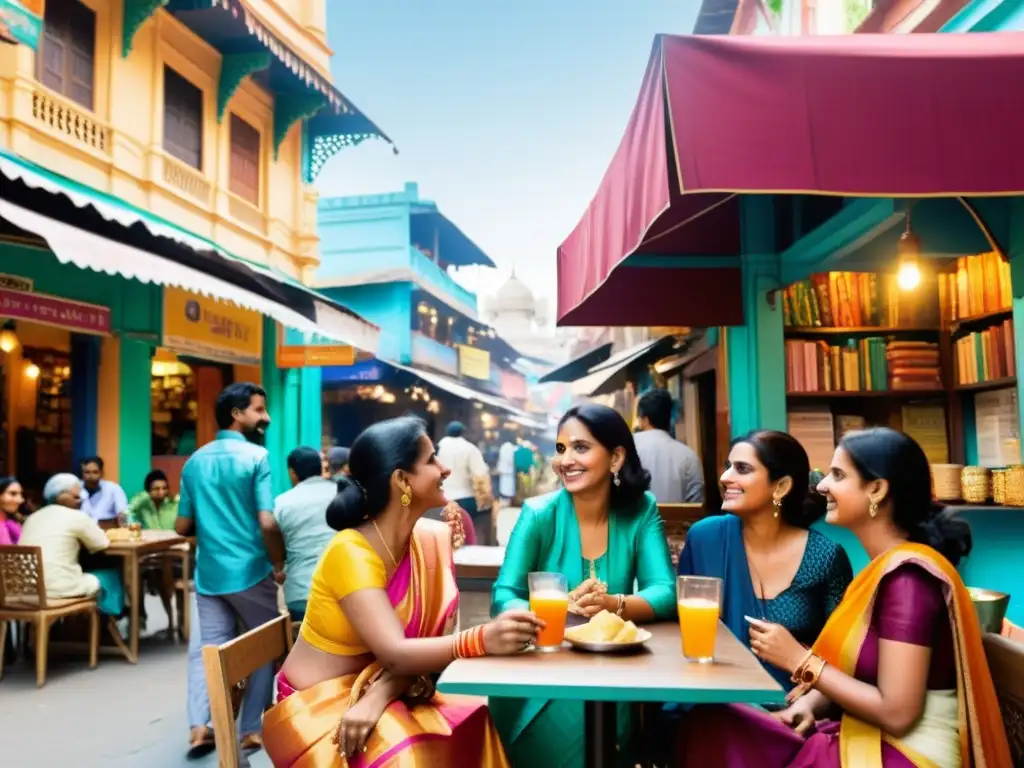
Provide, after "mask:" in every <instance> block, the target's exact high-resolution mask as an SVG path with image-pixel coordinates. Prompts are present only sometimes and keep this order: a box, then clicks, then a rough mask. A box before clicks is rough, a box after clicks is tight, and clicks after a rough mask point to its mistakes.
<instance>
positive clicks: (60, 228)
mask: <svg viewBox="0 0 1024 768" xmlns="http://www.w3.org/2000/svg"><path fill="white" fill-rule="evenodd" d="M0 174H2V175H3V176H5V177H7V178H8V179H11V180H18V181H21V182H23V183H24V184H26V185H28V186H29V187H32V188H33V189H41V190H44V191H46V192H49V193H50V194H54V195H63V196H64V197H66V198H67V199H69V200H70V201H71V202H72V204H74V205H75V207H77V208H86V207H91V208H92V209H93V210H95V211H96V212H97V213H99V214H100V216H102V217H103V218H104V219H106V220H107V221H110V222H116V223H118V224H120V225H121V226H124V227H131V226H132V225H134V224H141V225H142V226H144V227H145V228H146V229H147V230H148V231H149V232H150V233H151V234H153V235H155V236H157V237H165V238H168V239H170V240H173V241H175V242H177V243H180V244H181V245H184V246H186V247H188V248H191V249H192V250H194V251H196V252H198V253H202V254H210V257H211V258H218V257H219V258H222V259H225V260H227V261H230V262H233V263H235V264H240V265H242V266H244V267H246V268H247V269H249V270H251V271H252V272H253V273H255V274H257V275H260V276H262V277H265V278H268V279H270V280H273V281H275V282H278V283H281V284H282V285H285V286H288V287H290V288H292V289H294V290H298V291H301V292H303V293H305V294H306V295H307V296H309V298H310V300H311V301H312V303H313V307H314V310H315V313H316V321H315V322H313V321H312V320H310V319H308V318H306V317H305V316H304V315H302V314H301V313H299V312H296V311H294V310H292V309H289V308H288V307H287V306H285V305H283V304H279V303H278V302H275V301H273V300H271V299H267V298H264V297H262V296H259V295H257V294H255V293H252V292H251V291H247V290H244V289H239V288H237V287H235V286H232V285H231V284H230V283H227V282H225V281H223V280H217V279H215V278H213V277H210V276H209V275H206V274H205V273H203V272H201V271H199V270H195V269H192V268H190V267H186V266H184V265H182V264H179V263H177V262H175V261H172V260H170V259H165V258H163V257H162V256H158V255H156V254H154V253H149V252H148V251H143V250H140V249H138V248H134V247H132V246H128V245H124V244H122V243H117V242H115V241H112V240H110V239H108V238H104V237H101V236H99V235H95V234H92V233H89V232H86V231H83V230H80V229H78V228H77V227H70V226H68V225H66V224H63V223H61V222H59V221H57V220H56V219H51V218H49V217H47V216H44V215H42V214H38V213H34V212H33V211H30V210H28V209H26V208H22V207H20V206H17V205H14V204H13V203H10V202H8V201H2V202H3V203H4V206H5V207H6V209H8V210H14V211H15V213H14V214H13V215H12V216H5V217H4V218H8V219H9V220H10V221H12V222H13V223H15V224H17V225H18V226H19V227H21V228H22V229H25V230H28V231H30V232H34V233H35V234H37V235H39V236H40V237H42V238H43V239H44V240H47V241H49V240H50V238H51V237H53V238H55V239H58V240H60V241H61V242H62V243H64V244H65V246H67V245H68V244H69V243H70V242H72V240H73V238H74V237H79V236H81V237H88V238H90V239H89V242H91V243H97V242H99V243H102V244H103V246H102V247H103V248H104V249H106V250H107V251H108V252H109V254H112V253H115V252H119V253H121V254H125V253H127V252H131V253H134V254H140V258H139V261H140V262H141V261H142V260H145V261H146V264H147V265H146V266H140V265H139V264H134V263H130V262H128V261H127V260H125V259H123V258H119V259H115V258H107V257H106V255H104V256H94V255H92V254H83V252H82V248H81V246H80V245H79V246H76V247H74V248H72V247H65V254H64V256H61V255H60V253H58V254H57V256H58V258H59V259H61V261H63V262H64V263H73V264H76V265H77V266H84V267H87V268H89V269H98V270H100V271H104V272H107V273H109V274H120V275H123V276H125V277H132V278H136V279H138V280H142V281H144V282H152V283H157V284H159V285H176V286H178V287H180V288H186V289H187V290H189V291H193V292H195V293H199V294H202V295H205V296H211V297H214V298H219V299H225V300H228V301H233V302H235V303H236V304H238V305H239V306H242V307H247V308H249V309H256V310H257V311H259V312H261V313H262V314H264V315H267V316H268V317H272V318H274V319H275V320H277V321H278V322H280V323H283V324H284V325H286V326H288V327H289V328H294V329H295V330H298V331H303V332H305V333H319V334H320V335H322V336H326V337H327V338H329V339H330V340H332V341H335V342H341V343H343V344H350V345H352V346H353V347H356V348H358V349H360V350H363V351H364V352H369V353H370V354H376V353H377V350H378V348H379V347H380V329H379V328H378V327H377V326H375V325H373V324H372V323H369V322H367V321H366V320H364V319H363V318H361V317H359V315H357V314H355V313H354V312H347V311H343V310H342V309H340V308H339V307H337V306H335V305H333V304H332V303H331V302H330V301H329V300H327V299H325V297H324V296H323V295H322V294H320V293H318V292H317V291H316V290H314V289H313V288H310V287H309V286H307V285H303V284H302V283H300V282H299V281H297V280H295V279H293V278H291V277H289V276H287V275H284V274H282V273H279V272H275V271H274V270H272V269H269V268H267V267H265V266H263V265H261V264H256V263H254V262H251V261H248V260H246V259H241V258H239V257H237V256H235V255H233V254H231V253H228V252H227V251H225V250H223V249H222V248H220V247H219V246H218V245H217V244H216V243H214V242H212V241H210V240H206V239H205V238H202V237H199V236H197V235H194V234H192V233H191V232H188V231H187V230H185V229H182V228H181V227H178V226H176V225H174V224H172V223H170V222H166V221H162V220H160V219H158V218H156V217H154V216H153V215H151V214H148V213H146V212H145V211H143V210H141V209H138V208H135V207H134V206H131V205H129V204H128V203H125V202H124V201H121V200H118V199H117V198H112V197H110V196H109V195H106V194H105V193H103V192H99V191H97V190H94V189H91V188H90V187H87V186H85V185H82V184H80V183H78V182H76V181H74V180H71V179H66V178H64V177H61V176H59V175H57V174H54V173H53V172H52V171H49V170H47V169H45V168H42V167H39V166H36V165H35V164H34V163H31V162H30V161H27V160H24V159H22V158H19V157H16V156H13V155H11V154H10V153H6V152H4V151H3V150H0ZM19 212H20V213H19ZM26 214H27V215H28V216H29V218H26V219H24V220H25V221H29V220H31V221H34V222H35V225H34V226H28V225H23V224H21V223H19V222H18V221H17V220H15V218H14V216H18V215H23V216H24V215H26ZM32 217H35V218H32ZM36 227H41V228H44V229H47V230H48V231H47V232H44V231H40V230H39V229H37V228H36ZM48 233H49V234H48ZM51 248H53V250H54V252H57V248H56V246H55V245H54V244H53V243H51ZM109 254H107V255H109ZM90 259H98V261H97V263H100V262H102V266H95V267H94V266H91V265H87V264H85V263H84V262H85V261H87V260H90ZM136 273H138V274H136ZM185 273H189V274H192V275H201V282H197V281H196V280H195V279H192V280H191V282H190V283H188V284H186V283H185V282H183V281H184V280H185V278H184V277H183V275H184V274H185ZM143 275H146V277H143ZM167 275H175V277H173V278H171V277H167ZM215 285H216V286H221V287H224V288H223V289H222V288H220V287H218V288H216V289H215V288H214V287H213V286H215ZM228 292H231V293H232V295H234V296H241V295H243V294H244V295H245V296H249V297H251V298H250V299H247V300H244V301H243V300H239V299H236V298H232V295H228ZM247 302H248V303H247ZM253 302H256V303H258V304H259V305H260V306H261V307H264V309H257V307H256V306H255V304H254V303H253ZM270 307H274V308H275V309H274V310H273V311H271V310H270V309H269V308H270ZM282 316H287V317H291V318H293V320H291V321H286V320H283V319H281V318H282ZM300 320H301V322H300Z"/></svg>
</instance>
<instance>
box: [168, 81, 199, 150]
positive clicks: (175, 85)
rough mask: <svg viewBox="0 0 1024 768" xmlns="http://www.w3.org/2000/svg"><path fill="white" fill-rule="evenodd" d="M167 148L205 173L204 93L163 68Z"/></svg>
mask: <svg viewBox="0 0 1024 768" xmlns="http://www.w3.org/2000/svg"><path fill="white" fill-rule="evenodd" d="M164 149H165V150H167V153H168V154H170V155H171V156H172V157H176V158H177V159H178V160H181V162H183V163H187V164H188V165H190V166H192V167H193V168H195V169H197V170H202V166H203V92H202V91H201V90H200V89H198V88H196V87H195V86H194V85H192V83H190V82H189V81H188V80H186V79H185V78H184V77H182V76H181V75H179V74H178V73H177V72H175V71H174V70H173V69H171V68H170V67H164Z"/></svg>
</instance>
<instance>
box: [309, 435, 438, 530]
mask: <svg viewBox="0 0 1024 768" xmlns="http://www.w3.org/2000/svg"><path fill="white" fill-rule="evenodd" d="M425 437H427V426H426V424H424V423H423V421H422V420H421V419H417V418H415V417H412V416H402V417H401V418H397V419H388V420H387V421H379V422H377V423H376V424H374V425H373V426H371V427H367V428H366V429H364V430H363V431H362V432H361V433H360V434H359V437H357V438H356V439H355V442H353V443H352V448H351V449H350V450H349V454H348V469H349V476H348V477H342V478H341V479H339V480H338V495H337V496H335V497H334V500H333V501H332V502H331V503H330V505H329V506H328V507H327V524H328V525H329V526H331V528H333V529H334V530H336V531H344V530H345V529H346V528H355V527H357V526H359V525H362V524H363V523H364V522H365V521H367V520H372V519H374V518H375V517H377V515H379V514H380V513H381V512H383V511H384V509H385V508H386V507H387V505H388V502H389V501H390V500H391V497H392V495H393V494H394V488H393V487H392V481H391V476H392V475H393V474H394V473H395V471H396V470H403V471H405V472H412V471H413V470H414V469H415V468H416V462H417V461H418V460H419V458H420V457H421V454H422V455H423V457H424V458H425V457H426V456H427V455H428V454H427V453H426V445H429V443H425V442H424V438H425Z"/></svg>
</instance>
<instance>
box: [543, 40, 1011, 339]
mask: <svg viewBox="0 0 1024 768" xmlns="http://www.w3.org/2000/svg"><path fill="white" fill-rule="evenodd" d="M1021 82H1024V33H998V34H966V35H955V34H949V35H946V34H936V35H928V34H922V35H849V36H841V37H837V36H828V37H824V36H823V37H787V38H777V37H765V38H760V37H671V36H667V35H666V36H660V37H658V38H657V39H655V43H654V49H653V51H652V54H651V59H650V62H649V63H648V66H647V72H646V74H645V76H644V81H643V86H642V88H641V91H640V96H639V99H638V100H637V104H636V106H635V107H634V109H633V114H632V116H631V117H630V120H629V124H628V126H627V127H626V134H625V136H624V137H623V139H622V143H621V144H620V145H619V148H618V150H617V151H616V153H615V156H614V157H613V158H612V162H611V165H610V167H609V168H608V171H607V172H606V173H605V176H604V179H603V180H602V181H601V186H600V187H599V188H598V191H597V195H596V196H595V197H594V200H593V201H592V202H591V204H590V206H589V207H588V208H587V211H586V213H585V214H584V215H583V218H582V219H581V220H580V222H579V224H577V225H576V228H575V229H574V230H573V232H572V234H570V235H569V237H568V238H567V239H566V241H565V242H564V243H562V245H561V246H560V247H559V249H558V318H559V324H561V325H690V326H714V325H735V324H738V323H741V322H742V320H743V298H742V295H741V287H740V274H739V266H738V262H737V261H736V260H735V259H730V258H728V257H730V256H735V255H736V254H738V253H739V252H740V250H739V237H740V232H739V218H738V203H739V200H738V198H737V197H736V193H762V194H771V193H779V194H787V193H788V194H826V195H843V196H862V197H863V196H880V197H926V196H940V197H946V196H954V195H956V196H985V195H1010V194H1013V195H1015V194H1022V193H1024V153H1021V152H1020V151H1019V139H1018V137H1019V135H1020V126H1021V125H1022V123H1024V102H1022V101H1021V100H1019V99H1012V98H1009V97H1008V94H1012V93H1015V92H1016V89H1017V88H1018V87H1019V83H1021ZM631 256H632V257H634V258H633V259H631V260H630V263H628V264H623V261H625V260H626V259H627V258H628V257H631ZM680 257H683V258H680ZM687 257H688V258H687ZM723 257H725V258H723ZM705 265H706V266H705ZM695 267H696V268H695Z"/></svg>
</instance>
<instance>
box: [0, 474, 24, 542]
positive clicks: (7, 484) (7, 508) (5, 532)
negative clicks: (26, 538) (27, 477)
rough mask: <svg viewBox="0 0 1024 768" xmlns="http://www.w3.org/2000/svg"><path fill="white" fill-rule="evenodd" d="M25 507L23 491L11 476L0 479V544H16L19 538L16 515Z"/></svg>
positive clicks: (18, 525)
mask: <svg viewBox="0 0 1024 768" xmlns="http://www.w3.org/2000/svg"><path fill="white" fill-rule="evenodd" d="M24 507H25V492H24V491H23V490H22V488H21V483H19V482H18V481H17V479H15V478H13V477H5V478H3V479H2V480H0V546H3V545H7V546H10V545H11V544H17V543H18V539H20V538H21V524H20V523H19V522H18V517H19V516H20V515H21V513H22V511H23V509H24Z"/></svg>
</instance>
